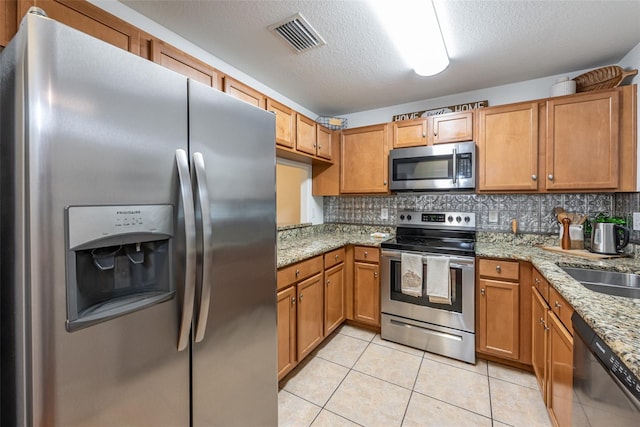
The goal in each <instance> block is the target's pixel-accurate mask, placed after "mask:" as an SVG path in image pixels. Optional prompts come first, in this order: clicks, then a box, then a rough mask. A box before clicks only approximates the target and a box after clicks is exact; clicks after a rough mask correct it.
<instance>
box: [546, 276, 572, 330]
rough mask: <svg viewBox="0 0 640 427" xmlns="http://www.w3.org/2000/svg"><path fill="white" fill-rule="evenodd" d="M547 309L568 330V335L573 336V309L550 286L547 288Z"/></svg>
mask: <svg viewBox="0 0 640 427" xmlns="http://www.w3.org/2000/svg"><path fill="white" fill-rule="evenodd" d="M549 307H550V308H551V311H553V312H554V313H555V315H556V316H558V318H559V319H560V321H561V322H562V324H563V325H564V327H565V328H567V329H568V330H569V333H570V334H571V335H573V326H572V324H571V316H572V315H573V307H571V305H569V303H568V302H567V300H565V299H564V298H563V297H562V295H560V292H558V291H557V290H555V288H553V287H552V286H549Z"/></svg>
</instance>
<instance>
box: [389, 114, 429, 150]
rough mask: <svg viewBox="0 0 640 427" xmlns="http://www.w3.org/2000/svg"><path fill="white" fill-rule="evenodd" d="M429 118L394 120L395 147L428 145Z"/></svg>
mask: <svg viewBox="0 0 640 427" xmlns="http://www.w3.org/2000/svg"><path fill="white" fill-rule="evenodd" d="M427 133H428V125H427V119H413V120H401V121H397V122H393V148H405V147H419V146H421V145H427Z"/></svg>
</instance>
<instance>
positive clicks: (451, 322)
mask: <svg viewBox="0 0 640 427" xmlns="http://www.w3.org/2000/svg"><path fill="white" fill-rule="evenodd" d="M403 252H405V253H407V252H410V251H403ZM410 253H417V254H421V255H423V257H424V258H423V274H422V277H423V283H422V286H423V289H426V280H427V274H429V272H428V269H427V265H426V256H427V255H429V256H446V257H449V268H450V274H451V304H450V305H449V304H438V303H433V302H430V301H429V297H428V296H426V293H425V295H424V296H422V297H413V296H409V295H405V294H403V293H402V292H401V291H400V281H401V279H400V270H401V255H402V252H401V251H389V250H383V251H382V266H381V272H382V277H381V294H382V296H381V308H382V312H383V313H386V314H391V315H395V316H401V317H404V318H407V319H412V320H417V321H421V322H427V323H431V324H435V325H440V326H446V327H449V328H454V329H459V330H461V331H467V332H475V316H474V303H475V293H474V284H475V258H473V257H455V256H450V255H440V254H431V253H421V252H410Z"/></svg>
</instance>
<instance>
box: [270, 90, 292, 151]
mask: <svg viewBox="0 0 640 427" xmlns="http://www.w3.org/2000/svg"><path fill="white" fill-rule="evenodd" d="M267 111H271V112H272V113H273V114H275V115H276V145H280V146H282V147H286V148H291V149H293V148H294V147H295V144H296V140H295V138H296V118H295V116H296V113H295V111H293V110H292V109H291V108H289V107H287V106H286V105H282V104H280V103H279V102H277V101H274V100H273V99H271V98H267Z"/></svg>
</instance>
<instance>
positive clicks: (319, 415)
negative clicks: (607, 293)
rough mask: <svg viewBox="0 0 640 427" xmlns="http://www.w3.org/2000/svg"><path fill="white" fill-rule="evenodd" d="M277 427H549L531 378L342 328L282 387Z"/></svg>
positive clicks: (301, 365) (534, 382) (282, 383)
mask: <svg viewBox="0 0 640 427" xmlns="http://www.w3.org/2000/svg"><path fill="white" fill-rule="evenodd" d="M280 387H281V389H280V391H279V393H278V415H279V426H281V427H283V426H291V427H307V426H313V427H317V426H331V427H334V426H338V427H339V426H358V425H360V426H372V427H374V426H384V427H391V426H416V427H417V426H420V427H422V426H439V427H440V426H456V427H457V426H488V427H491V426H496V427H497V426H527V427H529V426H545V427H546V426H550V425H551V422H550V420H549V417H548V415H547V411H546V408H545V406H544V403H543V402H542V397H541V395H540V391H539V390H538V383H537V382H536V379H535V377H534V375H533V374H532V373H529V372H524V371H520V370H518V369H513V368H509V367H506V366H502V365H499V364H495V363H492V362H486V361H484V360H478V362H477V363H476V365H470V364H468V363H464V362H459V361H457V360H453V359H449V358H446V357H442V356H438V355H435V354H432V353H426V352H423V351H420V350H416V349H414V348H410V347H405V346H403V345H399V344H395V343H392V342H388V341H384V340H382V339H381V338H380V335H377V334H375V333H373V332H371V331H368V330H365V329H359V328H356V327H353V326H350V325H343V326H342V327H341V328H340V329H339V330H338V331H336V332H335V333H334V334H333V335H332V336H331V337H329V338H327V340H325V342H324V343H323V344H321V346H320V347H319V348H318V349H317V350H316V351H315V352H314V353H313V354H312V355H311V356H309V357H308V358H307V359H305V360H304V361H303V363H301V364H300V365H299V366H298V367H296V369H294V371H293V372H291V373H290V374H289V375H288V376H287V377H285V378H284V380H283V381H282V382H281V383H280Z"/></svg>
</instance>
